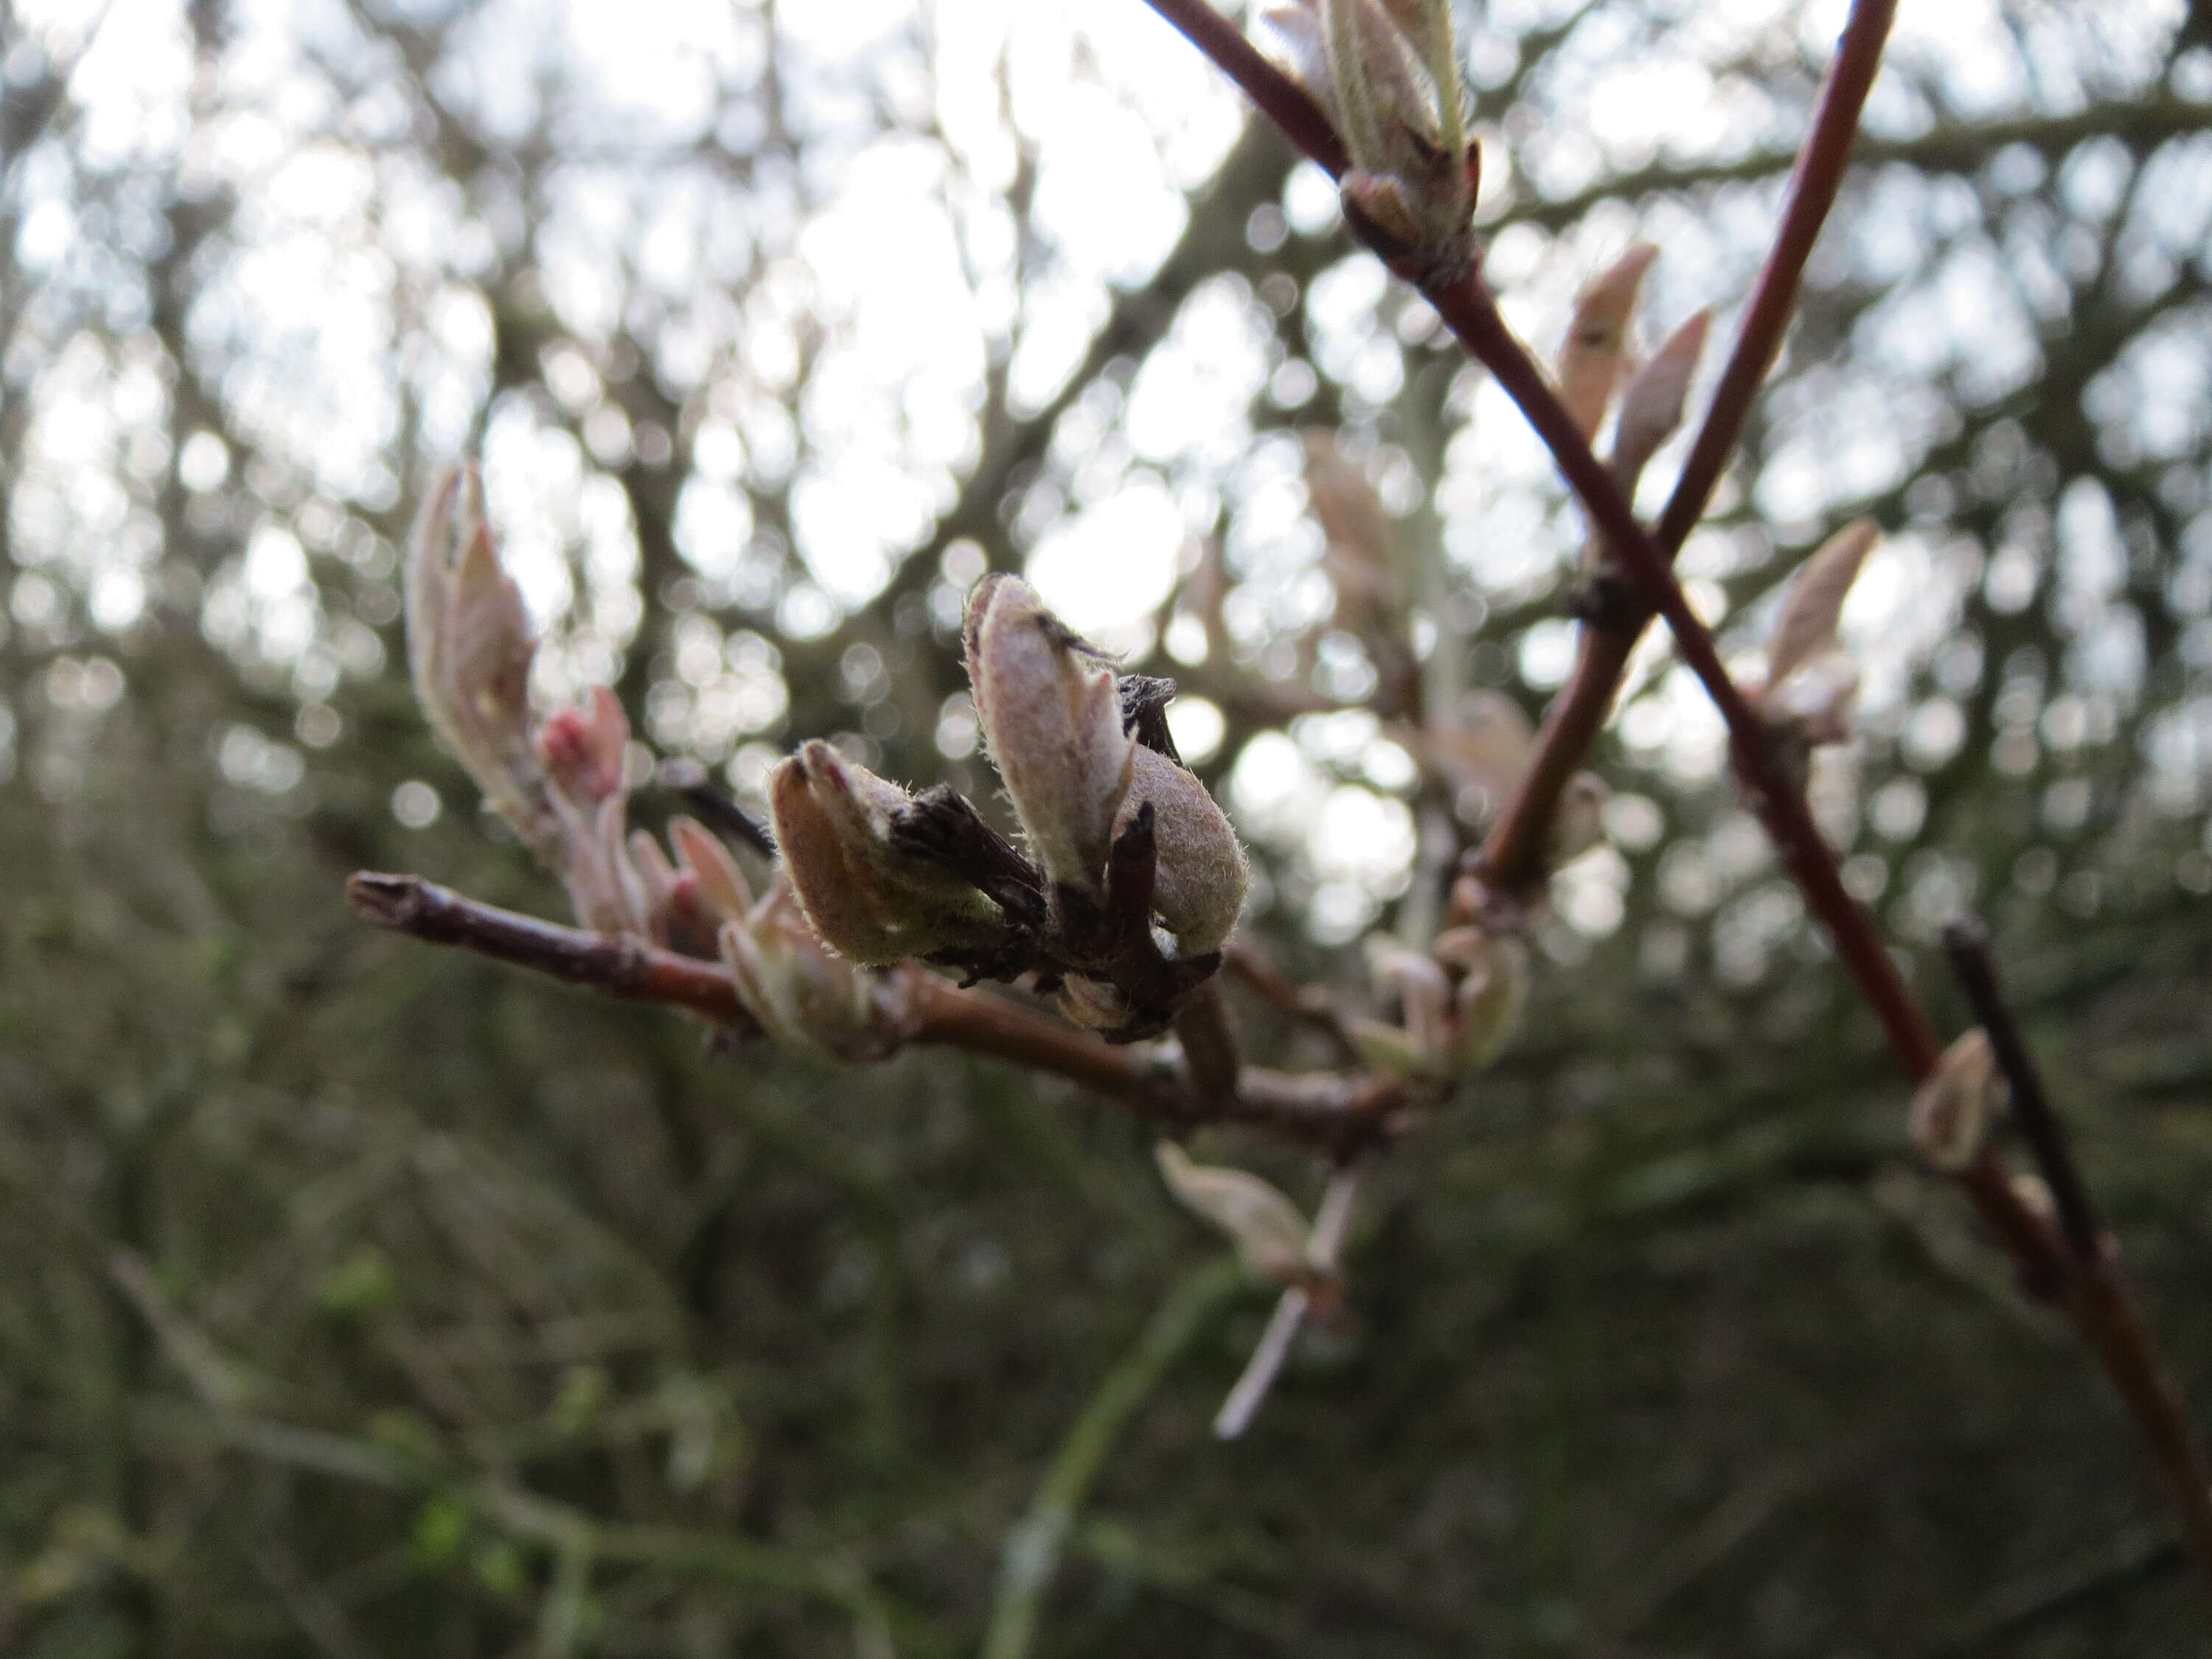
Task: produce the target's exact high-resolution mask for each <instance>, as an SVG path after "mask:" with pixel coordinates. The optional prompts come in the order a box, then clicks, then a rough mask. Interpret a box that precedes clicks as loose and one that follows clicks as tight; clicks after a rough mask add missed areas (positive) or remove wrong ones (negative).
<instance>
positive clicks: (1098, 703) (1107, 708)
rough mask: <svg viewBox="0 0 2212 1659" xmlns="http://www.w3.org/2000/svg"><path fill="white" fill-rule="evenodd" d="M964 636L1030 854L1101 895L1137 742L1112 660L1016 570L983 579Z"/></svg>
mask: <svg viewBox="0 0 2212 1659" xmlns="http://www.w3.org/2000/svg"><path fill="white" fill-rule="evenodd" d="M967 635H968V678H969V684H970V685H971V686H972V687H973V689H974V696H975V713H976V717H977V720H979V722H980V723H981V726H982V728H983V740H984V743H985V744H986V745H987V747H988V749H989V750H990V755H991V759H992V762H993V763H994V764H995V765H996V766H997V767H998V769H999V775H1000V777H1001V778H1002V779H1004V780H1005V781H1006V794H1007V797H1008V799H1011V800H1012V802H1013V805H1014V812H1015V815H1016V816H1017V817H1019V818H1020V819H1021V823H1022V832H1023V834H1024V836H1026V837H1027V838H1028V841H1029V845H1030V854H1031V855H1032V856H1034V857H1035V858H1036V860H1037V862H1038V863H1039V864H1040V865H1042V866H1043V868H1044V872H1045V875H1046V877H1047V878H1048V879H1049V880H1051V881H1052V882H1054V883H1055V884H1060V885H1062V886H1066V887H1072V888H1074V889H1076V890H1078V891H1079V892H1082V893H1084V894H1086V895H1088V896H1091V897H1094V898H1095V897H1097V896H1100V895H1102V894H1103V892H1104V890H1105V872H1106V854H1107V853H1108V851H1109V849H1110V848H1111V846H1112V844H1113V836H1114V826H1115V817H1116V815H1117V814H1118V813H1119V812H1120V811H1121V800H1122V797H1123V796H1124V795H1125V794H1126V793H1127V791H1128V787H1129V772H1130V768H1131V766H1132V764H1133V761H1132V756H1133V753H1134V752H1135V750H1136V748H1137V745H1136V744H1134V743H1133V741H1132V740H1131V738H1129V736H1128V734H1127V732H1125V731H1124V730H1123V729H1122V724H1121V691H1120V689H1119V687H1118V685H1117V684H1116V682H1115V674H1114V669H1113V665H1111V664H1110V663H1109V662H1107V661H1106V660H1105V659H1104V658H1103V657H1102V656H1101V655H1100V654H1099V653H1097V651H1095V650H1093V649H1092V648H1091V647H1089V646H1087V645H1085V643H1084V642H1083V641H1081V640H1080V639H1079V638H1077V637H1076V635H1074V634H1073V633H1072V632H1070V631H1069V629H1068V628H1067V626H1066V623H1062V622H1061V621H1060V618H1059V617H1055V616H1054V615H1053V614H1052V612H1051V611H1048V610H1046V609H1045V608H1044V606H1043V605H1042V604H1041V603H1040V602H1039V601H1038V599H1037V596H1036V593H1035V592H1032V591H1031V590H1030V586H1029V585H1028V584H1027V583H1026V582H1024V581H1022V580H1018V578H1016V577H1012V576H1004V575H1001V576H995V577H990V578H987V579H986V580H984V581H982V582H981V583H979V584H978V585H977V586H976V589H975V593H974V595H973V597H971V598H970V599H969V604H968V626H967Z"/></svg>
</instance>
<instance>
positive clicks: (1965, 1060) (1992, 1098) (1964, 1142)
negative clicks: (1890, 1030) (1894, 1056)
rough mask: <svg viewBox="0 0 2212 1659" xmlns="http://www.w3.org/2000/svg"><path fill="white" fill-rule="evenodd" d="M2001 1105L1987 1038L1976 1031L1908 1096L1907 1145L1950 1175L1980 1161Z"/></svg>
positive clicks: (1945, 1053) (2001, 1091)
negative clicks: (1908, 1128) (1983, 1147)
mask: <svg viewBox="0 0 2212 1659" xmlns="http://www.w3.org/2000/svg"><path fill="white" fill-rule="evenodd" d="M2004 1101H2005V1083H2004V1079H2003V1078H2002V1076H2001V1075H2000V1074H1999V1073H1998V1072H1997V1067H1996V1055H1995V1054H1994V1053H1992V1052H1991V1050H1990V1039H1989V1034H1988V1033H1987V1032H1985V1031H1984V1030H1982V1029H1981V1028H1980V1027H1979V1026H1977V1027H1975V1028H1974V1030H1971V1031H1968V1032H1967V1033H1966V1034H1965V1035H1964V1036H1961V1037H1960V1039H1959V1040H1958V1041H1957V1042H1954V1043H1953V1044H1952V1045H1951V1046H1950V1047H1949V1048H1946V1049H1945V1050H1944V1051H1943V1058H1942V1060H1938V1061H1937V1062H1936V1069H1935V1070H1934V1071H1932V1072H1930V1073H1929V1074H1928V1078H1927V1080H1926V1081H1925V1082H1923V1083H1922V1084H1921V1085H1920V1088H1919V1091H1917V1093H1916V1094H1914V1096H1913V1097H1912V1115H1911V1120H1910V1127H1911V1134H1912V1144H1913V1145H1914V1146H1916V1147H1917V1148H1918V1149H1919V1152H1920V1155H1921V1156H1922V1157H1923V1158H1926V1159H1927V1160H1928V1161H1929V1163H1930V1164H1934V1165H1935V1166H1936V1168H1937V1169H1939V1170H1942V1171H1943V1172H1944V1173H1945V1174H1947V1175H1956V1174H1957V1173H1958V1172H1959V1171H1960V1170H1964V1169H1966V1167H1967V1166H1968V1165H1969V1164H1972V1163H1973V1161H1974V1160H1975V1159H1976V1158H1978V1157H1980V1156H1981V1151H1982V1144H1983V1142H1984V1140H1986V1139H1988V1137H1989V1130H1990V1119H1992V1118H1993V1117H1995V1116H1996V1114H1997V1113H1998V1112H1999V1111H2000V1110H2001V1109H2002V1108H2003V1105H2004Z"/></svg>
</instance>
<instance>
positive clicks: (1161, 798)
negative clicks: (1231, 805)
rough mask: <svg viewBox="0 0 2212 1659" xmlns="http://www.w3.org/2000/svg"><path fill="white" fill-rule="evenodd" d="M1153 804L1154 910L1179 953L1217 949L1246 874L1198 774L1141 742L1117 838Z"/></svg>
mask: <svg viewBox="0 0 2212 1659" xmlns="http://www.w3.org/2000/svg"><path fill="white" fill-rule="evenodd" d="M1147 802H1150V803H1151V805H1152V836H1153V845H1154V848H1155V849H1156V851H1155V864H1154V869H1153V876H1152V909H1153V912H1154V913H1155V914H1156V915H1158V917H1159V919H1160V921H1161V922H1162V924H1163V925H1164V926H1165V927H1166V928H1167V930H1168V932H1169V933H1172V934H1174V935H1175V940H1176V956H1177V957H1196V956H1204V955H1205V954H1206V952H1207V951H1218V950H1219V949H1220V948H1221V946H1222V945H1223V944H1224V943H1225V942H1226V941H1227V939H1228V938H1229V935H1230V933H1231V932H1232V931H1233V930H1234V929H1235V927H1236V926H1237V915H1238V913H1239V912H1240V911H1242V910H1243V908H1244V888H1245V884H1246V883H1247V882H1248V881H1249V880H1250V872H1249V870H1248V868H1247V867H1246V865H1245V862H1244V848H1243V846H1242V844H1240V843H1239V842H1238V841H1237V832H1236V831H1235V830H1234V829H1231V828H1230V827H1229V820H1228V819H1227V818H1226V817H1224V816H1223V815H1222V811H1221V808H1220V807H1218V805H1215V804H1214V799H1213V797H1212V795H1211V794H1209V793H1207V792H1206V786H1205V785H1204V784H1202V783H1200V781H1198V777H1197V775H1195V774H1194V773H1193V772H1191V771H1189V770H1188V769H1186V768H1184V767H1183V766H1182V765H1180V764H1178V763H1176V762H1174V761H1171V760H1170V759H1169V758H1168V757H1166V756H1164V755H1162V754H1159V753H1157V752H1156V751H1154V750H1150V749H1146V748H1143V747H1139V748H1138V749H1137V750H1135V751H1134V753H1133V755H1132V757H1131V764H1130V781H1129V787H1128V792H1127V794H1125V795H1124V796H1123V797H1122V801H1121V814H1120V817H1118V818H1117V820H1116V821H1115V826H1114V828H1115V833H1116V834H1117V835H1118V834H1119V833H1120V832H1121V830H1122V829H1124V828H1126V827H1127V825H1128V823H1130V821H1131V820H1132V819H1133V818H1134V817H1135V816H1136V814H1137V811H1138V810H1139V808H1141V807H1142V806H1144V805H1146V803H1147Z"/></svg>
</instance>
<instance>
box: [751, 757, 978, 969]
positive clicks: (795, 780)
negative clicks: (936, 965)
mask: <svg viewBox="0 0 2212 1659" xmlns="http://www.w3.org/2000/svg"><path fill="white" fill-rule="evenodd" d="M911 799H912V797H910V796H909V795H908V793H906V791H905V790H903V789H902V788H900V787H898V786H897V785H896V784H895V783H891V782H890V781H886V780H885V779H883V778H879V777H878V776H877V775H875V774H874V773H872V772H871V771H869V770H868V769H867V768H866V767H865V766H862V765H861V764H860V763H859V762H857V761H853V760H848V759H847V758H846V757H844V756H842V755H841V754H839V753H838V752H837V750H836V749H835V748H833V747H832V746H831V745H829V744H826V743H823V742H820V741H818V740H817V741H814V742H810V743H808V744H805V745H803V746H802V747H801V748H800V750H799V753H797V754H796V755H793V756H792V757H790V758H789V759H787V760H786V761H785V762H783V763H782V764H781V765H780V766H778V767H777V768H776V769H775V772H774V774H773V775H771V776H770V778H769V809H770V811H771V812H772V813H773V814H774V817H775V838H776V842H777V845H778V846H779V847H780V848H781V849H782V852H783V860H784V867H785V868H786V869H787V871H789V872H790V876H791V883H792V885H793V888H794V889H795V890H797V892H798V895H799V902H800V903H801V904H802V905H804V906H805V910H806V915H807V918H808V920H810V921H812V922H813V924H814V927H815V931H816V932H817V933H820V934H821V936H822V938H823V939H824V940H825V941H826V942H827V943H828V944H829V946H830V948H832V949H833V950H835V951H836V952H837V953H838V954H839V955H840V956H842V957H849V958H850V959H851V960H853V961H854V962H862V963H878V964H882V963H893V962H898V961H902V960H903V959H904V958H906V957H915V956H927V955H928V954H930V953H931V952H932V951H942V950H946V949H949V948H951V947H954V946H957V945H973V944H977V943H981V942H982V941H984V940H986V939H989V938H990V937H992V936H993V935H994V933H996V932H997V931H998V917H999V913H998V909H997V907H996V906H994V904H992V902H990V901H989V900H988V899H987V898H985V897H984V896H982V895H981V893H979V892H977V891H976V890H975V888H973V887H972V886H969V884H967V883H965V882H963V881H961V880H960V879H958V878H957V877H954V876H951V875H950V874H948V873H946V872H945V871H944V870H942V869H940V868H939V866H936V865H933V864H931V863H929V862H927V860H923V859H921V858H919V857H916V856H915V854H912V853H910V852H908V851H907V850H906V849H905V848H903V847H902V846H901V845H899V844H898V843H897V842H896V839H895V837H894V835H893V830H894V828H895V820H896V817H897V815H898V814H899V813H900V812H901V811H903V810H905V809H906V808H907V806H908V805H909V804H910V802H911Z"/></svg>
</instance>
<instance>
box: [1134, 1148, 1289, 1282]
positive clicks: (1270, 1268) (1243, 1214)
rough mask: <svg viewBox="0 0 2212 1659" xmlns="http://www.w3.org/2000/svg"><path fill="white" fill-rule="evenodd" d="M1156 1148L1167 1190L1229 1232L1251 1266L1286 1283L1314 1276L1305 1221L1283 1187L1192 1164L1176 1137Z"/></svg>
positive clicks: (1245, 1172)
mask: <svg viewBox="0 0 2212 1659" xmlns="http://www.w3.org/2000/svg"><path fill="white" fill-rule="evenodd" d="M1156 1150H1157V1153H1158V1158H1159V1164H1160V1174H1161V1175H1162V1176H1164V1178H1165V1179H1166V1181H1167V1183H1168V1190H1169V1191H1170V1192H1171V1193H1173V1194H1175V1195H1176V1199H1177V1200H1179V1201H1180V1202H1181V1203H1182V1205H1183V1206H1184V1207H1185V1208H1187V1209H1188V1210H1190V1211H1191V1212H1193V1213H1194V1214H1196V1215H1199V1216H1201V1217H1203V1218H1205V1219H1206V1220H1207V1221H1210V1222H1212V1224H1213V1225H1215V1226H1217V1227H1218V1228H1220V1229H1221V1231H1223V1232H1224V1233H1226V1234H1227V1235H1228V1236H1229V1241H1230V1243H1232V1244H1234V1245H1235V1246H1236V1247H1237V1256H1238V1258H1239V1259H1240V1260H1241V1261H1243V1263H1244V1266H1245V1267H1246V1268H1247V1269H1249V1271H1250V1272H1252V1273H1256V1274H1258V1275H1260V1276H1261V1278H1263V1279H1271V1280H1273V1282H1274V1283H1276V1284H1278V1285H1303V1284H1305V1283H1307V1282H1309V1281H1310V1280H1311V1279H1313V1278H1314V1277H1315V1273H1314V1269H1313V1267H1312V1265H1311V1263H1310V1261H1309V1260H1308V1256H1307V1249H1308V1244H1307V1241H1308V1237H1309V1231H1308V1229H1307V1226H1306V1219H1305V1218H1304V1216H1303V1215H1301V1214H1299V1213H1298V1208H1297V1205H1295V1204H1293V1203H1291V1200H1289V1199H1287V1198H1285V1196H1284V1195H1283V1194H1282V1192H1281V1191H1280V1190H1279V1188H1275V1187H1273V1186H1272V1185H1270V1184H1269V1183H1268V1182H1265V1181H1263V1180H1261V1178H1260V1177H1259V1176H1255V1175H1253V1174H1252V1173H1250V1172H1249V1170H1229V1169H1223V1168H1220V1167H1218V1166H1217V1165H1213V1164H1194V1163H1193V1162H1192V1161H1191V1158H1190V1154H1189V1153H1188V1152H1184V1151H1183V1149H1182V1147H1180V1146H1176V1144H1175V1142H1173V1141H1172V1140H1163V1141H1162V1142H1160V1144H1159V1146H1158V1148H1157V1149H1156Z"/></svg>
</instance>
